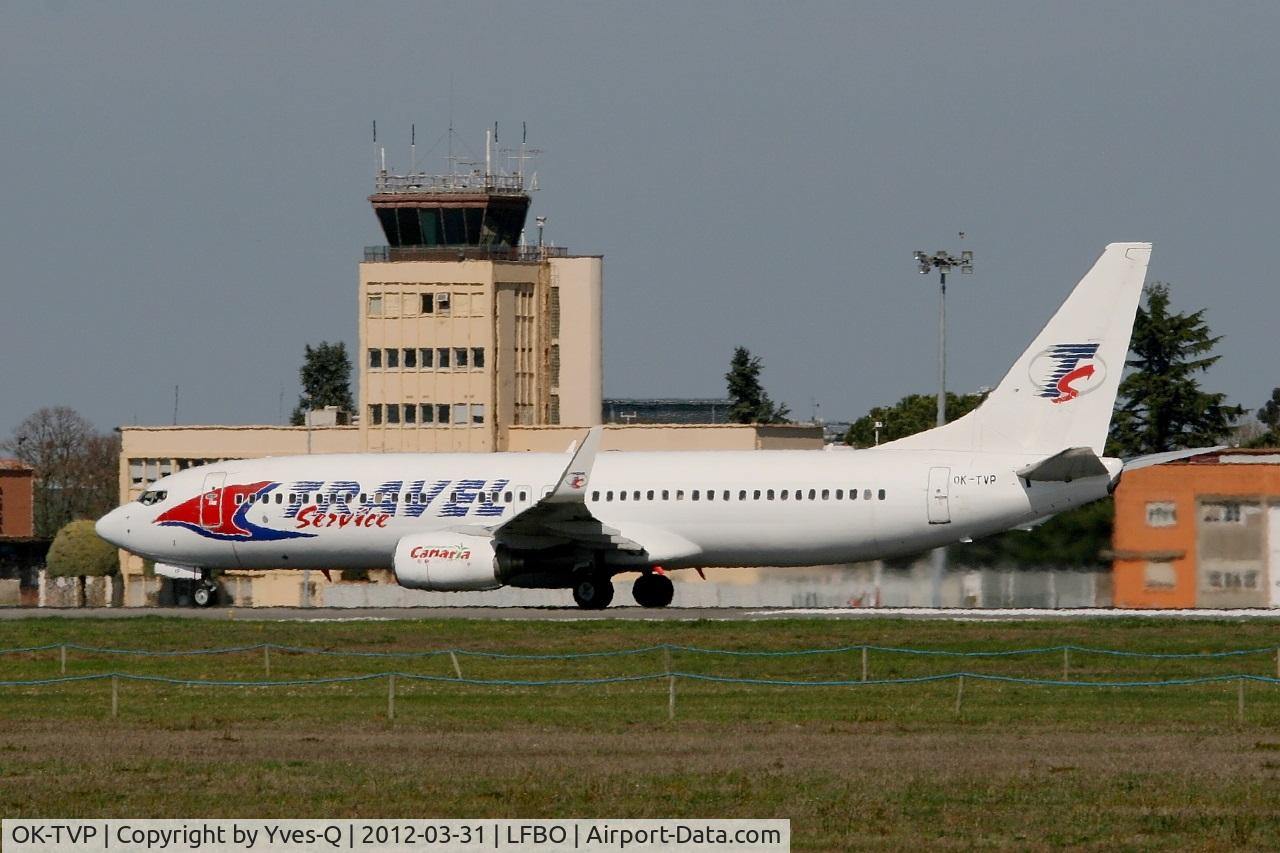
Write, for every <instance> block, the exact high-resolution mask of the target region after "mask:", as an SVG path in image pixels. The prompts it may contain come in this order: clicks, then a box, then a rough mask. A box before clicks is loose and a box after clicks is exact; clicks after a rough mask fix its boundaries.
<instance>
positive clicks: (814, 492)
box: [809, 489, 825, 500]
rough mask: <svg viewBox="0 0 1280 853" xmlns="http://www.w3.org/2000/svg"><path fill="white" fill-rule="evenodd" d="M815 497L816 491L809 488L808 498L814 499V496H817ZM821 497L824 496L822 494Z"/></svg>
mask: <svg viewBox="0 0 1280 853" xmlns="http://www.w3.org/2000/svg"><path fill="white" fill-rule="evenodd" d="M817 497H818V493H817V492H816V491H814V490H813V489H810V490H809V500H814V499H815V498H817ZM823 497H825V495H824V496H823Z"/></svg>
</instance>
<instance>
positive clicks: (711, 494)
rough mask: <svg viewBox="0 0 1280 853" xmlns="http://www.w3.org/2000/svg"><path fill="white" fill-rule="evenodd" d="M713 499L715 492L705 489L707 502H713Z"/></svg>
mask: <svg viewBox="0 0 1280 853" xmlns="http://www.w3.org/2000/svg"><path fill="white" fill-rule="evenodd" d="M715 499H716V490H715V489H707V500H709V501H713V500H715Z"/></svg>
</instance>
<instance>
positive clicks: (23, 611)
mask: <svg viewBox="0 0 1280 853" xmlns="http://www.w3.org/2000/svg"><path fill="white" fill-rule="evenodd" d="M148 616H151V617H155V616H162V617H167V618H180V619H223V620H226V619H235V620H244V621H266V622H272V621H295V622H320V621H323V622H343V621H348V622H360V621H386V620H392V619H482V620H495V619H511V620H557V621H584V620H591V621H595V620H607V619H623V620H631V621H650V622H693V621H697V620H700V619H709V620H717V621H726V620H753V621H758V620H764V619H921V620H955V621H980V622H1014V621H1025V620H1032V619H1081V618H1090V619H1132V618H1137V619H1232V620H1246V619H1249V620H1252V619H1265V620H1277V621H1280V608H1277V609H1274V610H1272V609H1247V610H1246V609H1242V610H1118V609H1107V608H1080V609H1070V610H1036V609H1029V608H1026V609H1024V608H1010V609H1003V610H972V609H962V608H942V609H936V608H930V607H859V608H769V609H763V608H732V607H668V608H664V609H662V610H646V609H645V608H642V607H611V608H609V609H608V610H602V611H588V610H579V609H578V608H576V607H379V608H334V607H327V608H319V607H317V608H304V607H253V608H249V607H212V608H207V609H199V608H194V607H129V608H124V607H100V608H89V607H84V608H68V609H61V608H51V607H44V608H40V607H22V608H19V607H13V608H0V620H13V619H48V618H65V619H137V618H141V617H148Z"/></svg>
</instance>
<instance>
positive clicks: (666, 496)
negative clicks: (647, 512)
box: [662, 489, 671, 501]
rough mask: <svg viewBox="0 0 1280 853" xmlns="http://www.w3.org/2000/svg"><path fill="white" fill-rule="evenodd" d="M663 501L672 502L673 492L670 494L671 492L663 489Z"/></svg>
mask: <svg viewBox="0 0 1280 853" xmlns="http://www.w3.org/2000/svg"><path fill="white" fill-rule="evenodd" d="M662 499H663V500H664V501H669V500H671V492H670V491H668V490H667V489H663V490H662Z"/></svg>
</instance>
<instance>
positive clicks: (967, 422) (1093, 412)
mask: <svg viewBox="0 0 1280 853" xmlns="http://www.w3.org/2000/svg"><path fill="white" fill-rule="evenodd" d="M1150 259H1151V244H1150V243H1112V244H1111V245H1109V246H1107V248H1106V249H1105V250H1104V251H1103V253H1102V257H1100V258H1098V262H1097V263H1095V264H1094V265H1093V269H1091V270H1089V272H1088V274H1087V275H1085V277H1084V278H1082V279H1081V280H1080V283H1079V284H1077V285H1076V287H1075V290H1073V291H1072V292H1071V295H1070V296H1068V297H1067V301H1066V302H1064V303H1062V307H1061V308H1059V309H1058V312H1057V313H1056V314H1054V315H1053V319H1051V320H1050V321H1049V323H1048V325H1046V326H1045V327H1044V329H1043V330H1042V331H1041V332H1040V334H1039V335H1037V336H1036V338H1035V340H1034V341H1032V342H1031V346H1029V347H1027V350H1026V352H1024V353H1023V354H1022V357H1021V358H1019V359H1018V360H1017V361H1016V362H1015V363H1014V365H1013V367H1011V368H1010V369H1009V372H1008V373H1007V374H1006V375H1005V377H1004V379H1003V380H1002V381H1001V382H1000V384H999V385H998V386H997V387H996V389H995V390H994V391H992V392H991V394H990V396H988V397H987V399H986V400H985V401H984V402H983V404H982V405H981V406H979V407H978V408H977V409H975V410H974V411H972V412H970V413H969V414H967V415H965V416H964V417H962V418H960V419H958V420H956V421H955V422H954V423H950V424H947V425H946V426H942V427H938V428H937V429H931V430H929V431H927V432H922V433H918V434H916V435H913V436H909V437H907V438H903V439H900V440H898V441H894V442H890V443H889V444H884V445H881V446H882V447H895V448H908V447H909V448H921V449H925V448H928V449H936V450H974V451H1008V452H1011V453H1039V454H1052V453H1057V452H1058V451H1061V450H1063V449H1065V448H1069V447H1088V448H1092V449H1093V451H1094V452H1095V453H1096V454H1098V455H1102V446H1103V444H1104V443H1105V442H1106V440H1107V430H1108V428H1109V427H1110V424H1111V413H1112V410H1113V409H1114V408H1115V402H1116V391H1117V389H1118V388H1119V386H1120V379H1121V377H1122V375H1123V374H1124V364H1125V359H1126V358H1127V356H1128V354H1129V337H1130V335H1131V334H1132V332H1133V320H1134V316H1135V314H1136V313H1137V310H1138V300H1139V298H1140V297H1141V295H1142V285H1143V281H1144V280H1145V278H1146V274H1147V263H1148V262H1149V261H1150Z"/></svg>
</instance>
